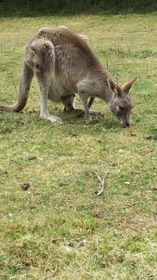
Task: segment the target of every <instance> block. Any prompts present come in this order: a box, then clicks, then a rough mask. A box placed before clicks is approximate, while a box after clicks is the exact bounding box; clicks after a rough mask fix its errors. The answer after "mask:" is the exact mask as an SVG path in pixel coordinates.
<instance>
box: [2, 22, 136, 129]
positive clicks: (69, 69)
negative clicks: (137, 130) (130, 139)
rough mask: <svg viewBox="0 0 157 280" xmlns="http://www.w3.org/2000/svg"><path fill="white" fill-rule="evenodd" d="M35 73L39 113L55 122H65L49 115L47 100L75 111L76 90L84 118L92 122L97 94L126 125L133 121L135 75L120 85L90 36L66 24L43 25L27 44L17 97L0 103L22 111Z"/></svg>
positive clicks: (67, 109) (8, 107)
mask: <svg viewBox="0 0 157 280" xmlns="http://www.w3.org/2000/svg"><path fill="white" fill-rule="evenodd" d="M33 75H35V77H36V80H37V83H38V87H39V91H40V117H41V118H44V119H47V120H50V121H51V122H53V123H62V120H61V119H60V118H58V117H56V116H53V115H50V114H49V112H48V107H47V100H48V99H50V100H52V101H54V102H62V103H63V104H64V110H65V111H74V110H76V111H77V109H75V108H74V99H75V93H77V94H78V95H79V96H80V99H81V101H82V104H83V108H84V111H85V121H86V123H87V124H88V123H90V122H91V121H92V120H91V116H90V111H89V107H88V103H87V101H88V98H91V102H89V103H90V105H91V104H92V102H93V100H94V98H95V97H98V98H101V99H102V100H104V101H106V102H107V104H108V106H109V108H110V110H111V111H112V112H113V113H114V114H115V115H116V116H117V117H118V119H119V120H120V123H122V125H123V126H124V127H127V126H129V125H130V116H131V109H132V107H133V105H132V100H131V97H130V95H129V91H130V89H131V87H132V85H133V83H134V82H135V80H136V79H133V80H132V81H130V82H129V83H127V84H125V85H124V86H122V87H120V86H119V85H117V84H116V83H115V82H114V81H113V80H112V77H111V75H110V74H109V72H108V71H107V70H106V69H104V68H103V66H102V65H101V63H100V61H99V60H98V59H97V57H96V56H95V54H94V53H93V51H92V49H91V48H90V46H89V44H88V43H87V38H86V37H84V36H82V35H80V36H79V35H77V34H75V33H73V32H71V31H70V30H68V29H67V28H66V27H64V26H59V27H54V28H48V27H44V28H41V29H40V30H39V31H38V32H37V34H36V35H35V36H33V38H32V39H31V40H30V41H29V42H28V43H27V45H26V48H25V55H24V63H23V71H22V77H21V81H20V86H19V95H18V100H17V102H16V104H15V105H13V106H6V105H0V110H1V111H14V112H19V111H21V110H22V109H23V108H24V107H25V105H26V103H27V99H28V95H29V90H30V85H31V80H32V78H33Z"/></svg>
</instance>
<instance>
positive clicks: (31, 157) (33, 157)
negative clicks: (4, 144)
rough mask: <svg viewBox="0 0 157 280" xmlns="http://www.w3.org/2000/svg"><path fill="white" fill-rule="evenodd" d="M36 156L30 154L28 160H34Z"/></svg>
mask: <svg viewBox="0 0 157 280" xmlns="http://www.w3.org/2000/svg"><path fill="white" fill-rule="evenodd" d="M36 158H37V157H36V156H30V157H28V160H34V159H36Z"/></svg>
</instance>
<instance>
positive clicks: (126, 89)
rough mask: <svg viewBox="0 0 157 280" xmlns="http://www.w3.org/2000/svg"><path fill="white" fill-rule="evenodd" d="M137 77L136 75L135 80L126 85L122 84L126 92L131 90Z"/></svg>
mask: <svg viewBox="0 0 157 280" xmlns="http://www.w3.org/2000/svg"><path fill="white" fill-rule="evenodd" d="M136 79H137V77H135V78H134V79H133V80H131V81H130V82H128V83H126V84H125V85H123V86H122V90H123V91H125V92H126V93H129V91H130V90H131V88H132V86H133V84H134V83H135V81H136Z"/></svg>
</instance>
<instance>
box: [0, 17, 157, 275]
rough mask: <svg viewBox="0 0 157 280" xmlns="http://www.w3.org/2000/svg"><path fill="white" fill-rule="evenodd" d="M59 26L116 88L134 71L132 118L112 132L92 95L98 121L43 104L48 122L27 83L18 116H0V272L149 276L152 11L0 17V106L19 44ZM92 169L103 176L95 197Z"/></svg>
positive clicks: (152, 239)
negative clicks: (75, 35)
mask: <svg viewBox="0 0 157 280" xmlns="http://www.w3.org/2000/svg"><path fill="white" fill-rule="evenodd" d="M63 24H64V25H66V26H68V27H69V28H71V29H72V30H73V31H76V32H79V33H83V34H86V35H87V36H88V37H89V39H90V44H91V46H92V47H93V49H94V50H95V51H96V53H97V55H98V57H99V58H100V60H101V61H102V63H103V64H104V65H107V67H108V69H109V71H110V72H111V73H112V75H113V77H114V79H115V80H116V81H118V82H119V83H120V84H123V83H125V82H127V81H128V80H129V79H132V78H133V77H134V76H138V80H137V82H136V84H135V86H134V88H133V90H132V96H133V99H134V103H135V108H134V111H133V116H132V119H133V123H132V126H131V127H130V128H129V129H123V128H121V126H120V125H119V123H118V121H117V120H116V118H115V117H114V116H113V115H112V114H111V113H110V112H109V111H108V109H107V107H106V105H105V104H104V103H103V102H102V101H100V100H96V101H95V103H94V106H93V107H94V108H95V109H96V110H99V111H102V112H104V113H105V117H104V118H103V117H99V119H98V123H96V124H93V125H89V126H87V125H85V123H84V119H83V118H81V119H77V118H75V117H74V116H68V115H65V114H64V113H63V112H62V106H61V105H60V104H53V103H52V104H51V103H49V108H50V111H52V112H53V111H54V112H55V114H56V115H58V116H59V117H61V118H63V119H64V121H65V125H58V126H53V125H52V124H51V123H49V122H46V121H43V120H40V119H39V94H38V89H37V87H36V84H35V82H33V85H32V88H31V94H30V98H29V102H28V104H27V106H26V108H25V109H24V110H23V112H22V113H19V114H15V113H2V114H0V123H1V126H0V143H1V144H0V185H1V196H0V214H1V223H0V248H1V249H0V278H1V279H3V280H11V279H16V280H17V279H18V280H26V279H31V280H39V279H40V280H46V279H57V280H61V279H64V280H66V279H68V280H72V279H77V280H91V279H93V280H98V279H99V280H101V279H108V280H110V279H114V280H116V279H118V280H128V279H131V280H132V279H139V280H143V279H146V280H149V279H153V280H155V279H157V268H156V262H157V245H156V239H157V210H156V209H157V185H156V178H157V169H156V155H157V148H156V147H157V146H156V144H157V143H156V140H155V139H156V138H155V136H156V135H157V111H156V89H157V82H156V76H157V74H156V73H157V71H156V70H157V69H156V68H157V67H156V61H157V52H156V37H157V36H156V30H157V21H156V14H151V15H144V16H142V15H128V16H120V15H119V16H103V15H99V16H94V15H92V16H90V15H88V16H87V15H79V16H71V17H57V16H56V17H52V16H51V17H38V18H20V19H19V18H12V19H9V18H8V19H3V18H1V20H0V28H1V33H0V42H1V44H0V49H1V52H0V61H1V63H0V86H1V91H0V103H13V102H14V101H15V100H16V91H17V89H18V83H19V79H20V72H21V65H22V59H23V48H24V45H25V43H26V41H27V40H28V39H29V38H30V37H31V36H32V34H33V33H34V32H36V31H37V30H38V28H40V27H41V26H53V25H63ZM77 105H80V102H79V100H77ZM30 157H34V159H32V160H31V159H30ZM95 172H97V173H98V174H99V175H100V177H103V176H104V174H105V173H106V172H107V175H106V178H105V192H104V194H103V195H101V196H100V197H98V196H97V195H96V193H95V192H96V191H97V190H99V188H100V186H99V182H98V180H97V178H96V176H95ZM24 183H29V184H30V188H29V189H28V190H27V191H24V190H23V189H22V188H21V186H22V185H23V184H24Z"/></svg>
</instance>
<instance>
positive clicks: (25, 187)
mask: <svg viewBox="0 0 157 280" xmlns="http://www.w3.org/2000/svg"><path fill="white" fill-rule="evenodd" d="M21 188H22V190H24V191H26V190H28V189H29V188H30V184H29V183H24V184H23V185H21Z"/></svg>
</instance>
